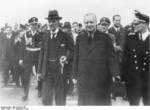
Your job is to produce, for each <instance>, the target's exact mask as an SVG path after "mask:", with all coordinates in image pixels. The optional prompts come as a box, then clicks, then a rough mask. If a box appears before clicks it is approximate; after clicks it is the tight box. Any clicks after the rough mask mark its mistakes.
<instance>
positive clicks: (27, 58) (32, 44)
mask: <svg viewBox="0 0 150 110" xmlns="http://www.w3.org/2000/svg"><path fill="white" fill-rule="evenodd" d="M28 23H29V24H30V28H31V29H30V30H29V31H27V32H25V34H24V35H23V38H22V59H21V60H20V61H19V62H20V65H22V67H23V68H24V72H23V75H22V83H23V84H22V86H23V89H24V96H23V100H27V99H28V92H29V84H30V77H31V73H32V67H33V66H34V65H35V66H36V67H37V64H38V57H39V52H40V49H41V39H42V36H41V33H40V32H39V31H38V18H36V17H32V18H31V19H29V21H28Z"/></svg>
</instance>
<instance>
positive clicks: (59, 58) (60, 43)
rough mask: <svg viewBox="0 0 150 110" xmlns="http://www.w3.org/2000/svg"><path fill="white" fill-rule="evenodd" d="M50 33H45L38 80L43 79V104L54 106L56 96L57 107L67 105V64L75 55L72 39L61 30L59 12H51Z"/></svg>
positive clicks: (49, 18) (49, 16)
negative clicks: (73, 54)
mask: <svg viewBox="0 0 150 110" xmlns="http://www.w3.org/2000/svg"><path fill="white" fill-rule="evenodd" d="M46 19H47V20H48V22H49V27H50V31H47V32H45V33H44V36H43V40H42V46H41V52H40V57H39V65H38V78H42V80H43V85H42V102H43V104H44V105H52V104H53V96H54V95H55V104H56V105H65V104H66V89H65V85H66V80H65V72H64V69H65V63H66V62H69V61H70V59H71V58H72V53H73V41H72V39H71V38H70V37H69V36H68V35H67V34H65V33H64V32H62V31H61V30H60V29H59V21H60V20H61V19H62V17H60V16H59V14H58V11H57V10H51V11H49V15H48V18H46Z"/></svg>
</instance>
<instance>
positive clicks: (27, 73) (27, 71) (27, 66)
mask: <svg viewBox="0 0 150 110" xmlns="http://www.w3.org/2000/svg"><path fill="white" fill-rule="evenodd" d="M35 62H36V60H30V61H25V62H24V64H23V65H24V66H23V73H22V77H21V80H22V87H23V90H24V94H25V96H28V94H29V86H30V79H31V73H32V67H33V66H34V65H35Z"/></svg>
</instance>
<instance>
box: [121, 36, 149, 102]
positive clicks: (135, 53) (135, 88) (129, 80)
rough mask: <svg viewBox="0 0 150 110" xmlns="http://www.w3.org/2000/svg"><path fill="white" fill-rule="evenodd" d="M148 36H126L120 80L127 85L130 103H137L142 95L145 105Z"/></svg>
mask: <svg viewBox="0 0 150 110" xmlns="http://www.w3.org/2000/svg"><path fill="white" fill-rule="evenodd" d="M149 38H150V35H149V36H148V37H147V38H146V40H145V41H142V40H140V38H139V34H138V33H135V34H132V35H129V36H127V39H126V43H125V47H124V55H123V65H122V72H123V73H122V80H123V81H125V82H126V85H127V96H128V99H129V102H130V104H131V105H138V104H139V101H140V98H141V97H143V102H144V104H145V105H147V104H150V97H149V88H150V87H149V78H150V76H149V75H150V74H149Z"/></svg>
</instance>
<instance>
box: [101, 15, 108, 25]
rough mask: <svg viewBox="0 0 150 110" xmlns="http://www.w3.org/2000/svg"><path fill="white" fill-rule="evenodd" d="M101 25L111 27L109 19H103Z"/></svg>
mask: <svg viewBox="0 0 150 110" xmlns="http://www.w3.org/2000/svg"><path fill="white" fill-rule="evenodd" d="M100 24H106V25H110V19H109V18H107V17H102V18H101V19H100Z"/></svg>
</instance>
